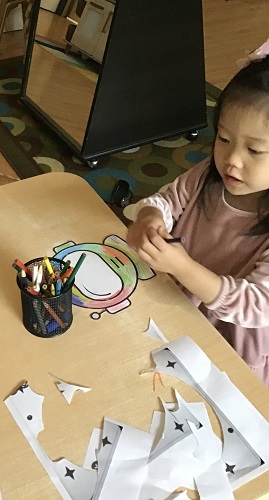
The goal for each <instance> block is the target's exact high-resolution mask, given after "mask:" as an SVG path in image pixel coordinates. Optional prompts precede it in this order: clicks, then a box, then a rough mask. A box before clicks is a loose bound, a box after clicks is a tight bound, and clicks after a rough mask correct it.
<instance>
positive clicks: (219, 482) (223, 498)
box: [195, 460, 234, 500]
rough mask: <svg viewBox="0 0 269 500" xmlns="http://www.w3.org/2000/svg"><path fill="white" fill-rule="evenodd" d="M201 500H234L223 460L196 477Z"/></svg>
mask: <svg viewBox="0 0 269 500" xmlns="http://www.w3.org/2000/svg"><path fill="white" fill-rule="evenodd" d="M195 483H196V486H197V489H198V492H199V496H200V500H216V499H218V500H233V499H234V496H233V492H232V487H231V484H230V483H229V479H228V477H227V473H226V471H225V464H224V462H223V460H219V461H218V462H215V463H214V464H212V465H211V466H210V467H209V469H207V470H206V471H205V472H203V473H202V474H200V475H199V476H197V477H195Z"/></svg>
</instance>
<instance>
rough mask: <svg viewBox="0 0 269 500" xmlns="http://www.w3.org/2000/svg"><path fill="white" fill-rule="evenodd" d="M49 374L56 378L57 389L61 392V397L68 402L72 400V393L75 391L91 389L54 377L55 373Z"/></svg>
mask: <svg viewBox="0 0 269 500" xmlns="http://www.w3.org/2000/svg"><path fill="white" fill-rule="evenodd" d="M50 375H51V376H52V377H53V378H54V379H55V380H58V382H57V383H56V385H57V387H58V389H59V391H60V392H61V393H62V395H63V397H64V398H65V399H66V401H67V403H68V404H70V403H71V401H72V398H73V396H74V393H75V392H76V391H83V392H89V391H91V389H90V387H83V386H81V385H74V384H69V383H68V382H64V380H61V379H60V378H58V377H56V376H55V375H52V374H51V373H50Z"/></svg>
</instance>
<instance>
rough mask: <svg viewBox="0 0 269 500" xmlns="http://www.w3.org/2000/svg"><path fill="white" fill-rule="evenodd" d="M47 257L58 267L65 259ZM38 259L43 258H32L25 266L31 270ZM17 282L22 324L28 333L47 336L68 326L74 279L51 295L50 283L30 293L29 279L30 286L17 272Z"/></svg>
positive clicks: (54, 334) (51, 335) (70, 315)
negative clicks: (59, 291)
mask: <svg viewBox="0 0 269 500" xmlns="http://www.w3.org/2000/svg"><path fill="white" fill-rule="evenodd" d="M49 261H50V263H51V265H52V266H54V267H57V269H58V270H59V271H61V269H63V267H64V265H65V262H64V261H61V260H59V259H55V258H49ZM40 262H42V258H40V259H38V258H37V259H33V260H31V261H29V262H26V264H25V266H26V267H27V268H28V269H30V270H31V269H32V268H33V266H34V264H38V263H40ZM48 281H49V278H48ZM17 284H18V286H19V288H20V291H21V303H22V320H23V324H24V326H25V328H26V329H27V330H28V331H29V332H30V333H32V334H33V335H36V336H38V337H43V338H50V337H56V336H57V335H61V334H62V333H64V332H66V331H67V330H68V328H69V327H70V326H71V323H72V320H73V314H72V286H73V284H74V280H73V281H72V282H71V283H69V284H68V285H67V286H64V287H63V290H62V291H61V293H59V295H51V293H50V292H49V289H50V285H48V286H47V285H45V286H46V290H44V291H43V290H42V292H41V291H40V292H39V293H38V294H37V292H35V294H33V291H32V293H30V291H29V290H32V288H31V279H29V282H28V284H29V285H30V286H28V287H27V286H25V284H23V283H22V280H21V277H20V273H18V275H17ZM43 287H44V285H43ZM41 288H42V287H41ZM41 288H40V289H41ZM44 288H45V287H44Z"/></svg>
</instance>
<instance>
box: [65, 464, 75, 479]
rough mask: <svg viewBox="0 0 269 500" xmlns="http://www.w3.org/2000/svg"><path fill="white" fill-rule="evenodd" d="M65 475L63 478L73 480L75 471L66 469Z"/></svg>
mask: <svg viewBox="0 0 269 500" xmlns="http://www.w3.org/2000/svg"><path fill="white" fill-rule="evenodd" d="M65 468H66V473H65V477H72V479H75V478H74V472H75V470H76V469H68V467H66V466H65Z"/></svg>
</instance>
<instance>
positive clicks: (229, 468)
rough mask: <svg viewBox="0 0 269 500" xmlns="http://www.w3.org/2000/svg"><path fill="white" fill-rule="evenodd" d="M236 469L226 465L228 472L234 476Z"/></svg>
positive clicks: (233, 466)
mask: <svg viewBox="0 0 269 500" xmlns="http://www.w3.org/2000/svg"><path fill="white" fill-rule="evenodd" d="M234 468H235V465H229V464H226V472H231V473H232V474H234Z"/></svg>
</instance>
